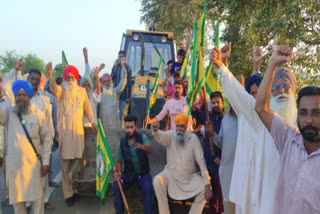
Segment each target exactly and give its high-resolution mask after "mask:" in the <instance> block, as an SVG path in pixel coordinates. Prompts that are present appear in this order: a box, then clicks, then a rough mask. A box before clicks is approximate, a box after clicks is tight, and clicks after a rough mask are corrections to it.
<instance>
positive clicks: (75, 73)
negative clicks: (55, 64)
mask: <svg viewBox="0 0 320 214" xmlns="http://www.w3.org/2000/svg"><path fill="white" fill-rule="evenodd" d="M69 73H71V74H72V75H73V76H74V77H75V78H76V80H78V79H79V71H78V69H77V68H76V67H75V66H73V65H68V66H67V67H65V69H64V70H63V79H64V80H67V76H68V74H69Z"/></svg>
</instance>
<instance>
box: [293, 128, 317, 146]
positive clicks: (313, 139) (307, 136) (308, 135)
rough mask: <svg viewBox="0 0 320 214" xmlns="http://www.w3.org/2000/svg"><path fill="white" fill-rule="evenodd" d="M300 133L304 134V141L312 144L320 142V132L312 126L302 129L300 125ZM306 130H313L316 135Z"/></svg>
mask: <svg viewBox="0 0 320 214" xmlns="http://www.w3.org/2000/svg"><path fill="white" fill-rule="evenodd" d="M298 127H299V130H300V133H301V134H302V137H303V139H305V140H307V141H309V142H312V143H316V142H319V141H320V130H319V129H318V128H317V127H315V126H312V125H306V126H305V127H303V128H301V126H300V125H299V124H298ZM306 130H312V131H314V132H315V133H311V132H306Z"/></svg>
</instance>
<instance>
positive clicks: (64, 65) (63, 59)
mask: <svg viewBox="0 0 320 214" xmlns="http://www.w3.org/2000/svg"><path fill="white" fill-rule="evenodd" d="M68 65H69V63H68V61H67V57H66V55H65V54H64V51H62V67H63V69H64V68H65V67H67V66H68Z"/></svg>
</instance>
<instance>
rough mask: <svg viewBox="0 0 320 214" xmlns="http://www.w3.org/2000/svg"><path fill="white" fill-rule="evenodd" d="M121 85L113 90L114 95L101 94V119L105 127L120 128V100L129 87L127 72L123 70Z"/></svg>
mask: <svg viewBox="0 0 320 214" xmlns="http://www.w3.org/2000/svg"><path fill="white" fill-rule="evenodd" d="M120 79H121V80H120V83H119V84H118V85H117V86H116V87H114V88H113V91H112V95H111V96H108V95H105V94H104V93H103V91H102V92H101V103H100V112H99V115H100V118H101V122H102V124H103V126H104V127H114V128H120V124H121V123H120V117H119V98H120V95H121V92H122V91H123V90H124V88H125V87H126V85H127V72H126V70H125V68H123V69H122V70H121V78H120Z"/></svg>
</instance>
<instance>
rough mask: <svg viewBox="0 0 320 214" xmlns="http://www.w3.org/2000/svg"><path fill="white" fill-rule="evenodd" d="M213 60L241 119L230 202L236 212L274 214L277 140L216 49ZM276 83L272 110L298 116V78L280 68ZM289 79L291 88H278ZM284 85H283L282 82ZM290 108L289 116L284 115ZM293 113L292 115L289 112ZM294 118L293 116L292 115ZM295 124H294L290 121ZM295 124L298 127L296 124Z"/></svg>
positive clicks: (224, 88)
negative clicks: (295, 99)
mask: <svg viewBox="0 0 320 214" xmlns="http://www.w3.org/2000/svg"><path fill="white" fill-rule="evenodd" d="M210 60H211V61H212V62H213V63H214V64H215V65H216V66H217V67H218V68H219V69H217V70H216V72H217V73H218V74H220V83H221V85H222V87H223V90H224V93H225V95H226V97H227V99H228V101H229V102H230V104H231V105H232V107H233V109H234V111H235V113H236V114H237V116H238V142H237V148H236V155H235V162H234V168H233V174H232V179H231V187H230V195H229V197H230V200H231V201H233V202H234V203H235V204H236V213H272V212H273V209H274V198H275V190H276V185H277V180H276V179H275V178H276V177H277V176H278V174H279V167H280V160H279V154H278V152H277V150H276V147H275V146H274V144H273V139H272V137H271V136H270V134H269V132H268V130H267V129H266V128H265V127H264V125H263V123H262V122H261V120H260V118H259V116H258V115H257V113H256V112H255V110H254V106H255V99H254V97H253V96H251V95H249V94H248V93H246V91H245V90H244V89H243V87H242V86H241V85H240V84H239V82H238V81H237V80H236V79H235V78H234V77H233V75H232V74H231V73H230V71H229V70H228V69H227V68H226V67H225V66H224V65H223V63H222V58H221V52H220V50H219V49H218V48H214V50H213V51H212V55H211V57H210ZM276 76H277V77H278V78H277V80H276V82H274V84H273V86H275V91H274V92H275V96H277V97H273V98H272V100H273V101H271V103H272V106H271V108H272V109H277V111H279V112H281V114H280V115H281V116H282V117H283V118H285V120H286V121H292V119H291V118H293V117H295V114H296V107H295V106H296V105H295V102H294V99H292V97H294V93H295V90H296V84H297V83H296V79H295V76H294V74H293V73H292V72H291V71H289V69H283V68H282V69H278V70H277V75H276ZM285 80H287V81H288V82H289V83H290V87H289V88H287V86H288V84H287V86H286V89H290V90H282V88H281V87H280V88H279V87H278V86H276V85H278V84H283V82H284V81H285ZM281 82H282V83H281ZM283 109H286V113H283V111H282V110H283ZM289 112H290V113H289ZM287 113H288V114H287ZM289 115H290V116H289ZM290 123H292V122H290ZM292 125H294V124H292Z"/></svg>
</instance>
